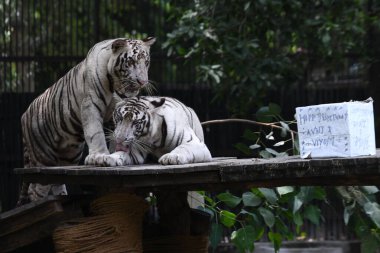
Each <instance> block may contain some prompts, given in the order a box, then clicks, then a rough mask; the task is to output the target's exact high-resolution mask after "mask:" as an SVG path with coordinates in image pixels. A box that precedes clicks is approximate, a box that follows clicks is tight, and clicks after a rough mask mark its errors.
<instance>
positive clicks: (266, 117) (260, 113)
mask: <svg viewBox="0 0 380 253" xmlns="http://www.w3.org/2000/svg"><path fill="white" fill-rule="evenodd" d="M256 117H257V119H258V120H259V121H261V122H271V121H272V120H273V118H274V115H273V114H272V113H271V112H270V110H269V107H268V106H263V107H261V108H259V110H257V112H256Z"/></svg>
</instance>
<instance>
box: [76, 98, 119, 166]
mask: <svg viewBox="0 0 380 253" xmlns="http://www.w3.org/2000/svg"><path fill="white" fill-rule="evenodd" d="M105 112H106V106H105V105H103V107H101V106H99V105H96V104H94V102H93V101H92V99H91V97H87V98H85V99H84V100H83V101H82V106H81V117H82V125H83V132H84V138H85V140H86V143H87V145H88V153H89V154H88V156H87V157H86V159H85V161H84V163H85V164H87V165H103V164H104V161H105V157H107V156H109V154H110V153H109V151H108V148H107V144H106V139H105V134H104V131H103V117H104V115H102V114H105ZM110 164H111V163H110ZM114 164H116V163H115V162H114ZM110 166H112V165H110ZM113 166H115V165H113Z"/></svg>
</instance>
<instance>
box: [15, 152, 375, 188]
mask: <svg viewBox="0 0 380 253" xmlns="http://www.w3.org/2000/svg"><path fill="white" fill-rule="evenodd" d="M15 173H18V174H21V175H22V176H23V177H24V178H25V179H26V180H29V181H30V182H41V183H72V184H88V185H103V186H107V185H108V186H110V185H112V186H115V187H138V188H160V189H161V188H175V189H177V190H197V189H218V188H224V189H225V188H242V187H253V186H260V187H261V186H265V187H276V186H283V185H295V186H302V185H326V186H334V185H374V184H375V185H376V184H378V183H379V182H380V151H379V150H378V151H377V154H376V155H375V156H363V157H353V158H324V159H301V158H299V157H298V156H293V157H284V158H273V159H256V158H253V159H222V160H218V159H215V160H213V161H212V162H208V163H198V164H187V165H168V166H162V165H159V164H144V165H133V166H120V167H93V166H67V167H39V168H25V169H24V168H21V169H16V170H15Z"/></svg>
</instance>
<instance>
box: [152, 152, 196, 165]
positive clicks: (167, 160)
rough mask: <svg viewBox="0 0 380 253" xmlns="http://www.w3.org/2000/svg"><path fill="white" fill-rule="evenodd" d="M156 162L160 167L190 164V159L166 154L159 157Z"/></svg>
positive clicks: (180, 155) (179, 155)
mask: <svg viewBox="0 0 380 253" xmlns="http://www.w3.org/2000/svg"><path fill="white" fill-rule="evenodd" d="M158 162H159V163H161V164H162V165H170V164H173V165H175V164H186V163H190V159H188V157H186V156H185V155H182V154H176V153H174V154H173V153H168V154H165V155H163V156H161V157H160V159H158Z"/></svg>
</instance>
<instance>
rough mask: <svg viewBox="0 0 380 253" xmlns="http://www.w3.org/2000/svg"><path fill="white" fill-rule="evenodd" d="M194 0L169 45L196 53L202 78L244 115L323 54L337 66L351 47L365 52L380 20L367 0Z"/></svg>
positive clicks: (184, 53)
mask: <svg viewBox="0 0 380 253" xmlns="http://www.w3.org/2000/svg"><path fill="white" fill-rule="evenodd" d="M186 3H187V5H186V4H185V7H181V8H179V9H180V10H181V11H180V12H178V13H182V14H181V15H179V16H177V26H176V28H175V29H174V30H173V31H172V32H170V33H168V34H167V41H166V42H165V43H164V45H163V46H164V48H165V49H167V53H168V55H172V54H176V55H179V56H182V57H185V58H188V59H191V60H192V61H194V62H195V63H196V64H197V66H198V67H197V76H198V80H199V81H200V82H209V83H210V84H211V85H212V87H213V88H214V91H215V94H216V98H218V99H222V100H223V101H225V102H226V103H227V105H228V106H229V108H230V109H231V110H232V111H233V112H234V113H236V114H240V115H243V114H245V113H247V112H249V111H250V109H251V108H254V107H256V106H259V107H260V106H261V105H262V103H263V100H264V98H265V97H267V95H268V92H270V91H271V90H275V89H284V90H286V89H288V88H289V87H291V85H293V84H296V83H297V82H300V81H301V80H302V78H303V76H304V73H305V71H306V70H307V68H309V67H310V65H312V64H314V63H316V62H319V63H320V62H323V63H324V64H325V65H329V64H330V65H331V66H332V67H333V66H335V65H339V64H341V63H342V59H343V57H344V56H345V55H346V54H348V53H351V54H352V53H353V54H357V55H360V56H362V58H363V59H365V56H366V55H367V52H366V51H365V50H366V47H365V43H366V31H367V30H368V27H369V26H373V27H378V24H379V20H380V18H379V16H378V15H372V16H370V15H369V14H368V12H367V10H366V8H367V6H368V2H367V1H365V0H359V1H357V0H339V1H336V0H323V1H322V0H318V1H301V0H297V1H294V0H291V1H247V0H236V1H227V0H221V1H212V0H197V1H194V2H190V3H189V2H187V1H186ZM370 50H371V49H370ZM236 98H239V99H236Z"/></svg>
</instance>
